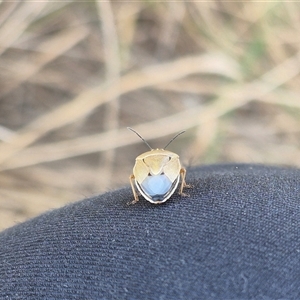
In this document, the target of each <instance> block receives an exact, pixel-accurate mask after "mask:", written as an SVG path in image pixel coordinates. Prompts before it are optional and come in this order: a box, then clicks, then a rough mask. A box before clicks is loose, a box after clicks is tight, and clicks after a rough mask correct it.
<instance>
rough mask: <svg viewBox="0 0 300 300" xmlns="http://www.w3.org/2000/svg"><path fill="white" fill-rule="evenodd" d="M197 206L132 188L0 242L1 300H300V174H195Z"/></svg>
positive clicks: (243, 170)
mask: <svg viewBox="0 0 300 300" xmlns="http://www.w3.org/2000/svg"><path fill="white" fill-rule="evenodd" d="M187 182H188V183H192V184H193V185H194V187H193V188H191V189H189V193H190V197H189V198H180V196H179V195H174V196H172V197H171V199H169V200H168V201H167V202H166V203H165V204H161V205H154V204H151V203H149V202H147V201H146V200H144V199H142V197H141V200H140V201H139V202H138V203H137V204H135V205H131V206H128V205H126V203H127V202H128V201H130V200H132V199H133V196H132V193H131V190H130V188H124V189H120V190H117V191H114V192H109V193H106V194H104V195H101V196H97V197H94V198H90V199H86V200H83V201H80V202H77V203H75V204H72V205H68V206H66V207H64V208H61V209H57V210H54V211H51V212H48V213H45V214H43V215H41V216H39V217H37V218H34V219H32V220H29V221H27V222H25V223H22V224H19V225H17V226H15V227H12V228H10V229H7V230H5V231H3V232H2V233H0V299H27V300H28V299H80V300H84V299H87V300H93V299H97V300H99V299H118V300H119V299H132V300H134V299H155V300H158V299H161V300H162V299H166V300H171V299H176V300H177V299H184V300H187V299H197V300H198V299H300V217H299V216H300V196H299V193H300V170H297V169H288V168H276V167H267V166H258V165H216V166H203V167H198V168H195V169H193V170H189V171H188V178H187Z"/></svg>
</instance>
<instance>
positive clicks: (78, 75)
mask: <svg viewBox="0 0 300 300" xmlns="http://www.w3.org/2000/svg"><path fill="white" fill-rule="evenodd" d="M299 33H300V4H299V3H298V2H275V1H269V2H262V3H258V2H224V3H222V2H220V1H208V2H184V1H182V2H168V1H161V2H159V3H158V2H151V1H138V2H129V1H124V2H114V1H111V2H102V1H91V2H76V1H68V2H52V1H42V2H30V1H15V2H8V1H2V2H1V3H0V41H1V42H0V91H1V99H0V141H1V143H0V170H1V173H0V184H1V185H0V229H3V228H6V227H8V226H11V225H13V224H16V223H18V222H20V221H23V220H25V219H27V218H29V217H33V216H35V215H37V214H39V213H41V212H43V211H45V210H48V209H52V208H55V207H60V206H62V205H64V204H66V203H68V202H71V201H76V200H80V199H82V198H84V197H88V196H91V195H95V194H98V193H102V192H105V191H107V190H110V189H115V188H118V187H120V186H124V185H128V176H129V175H130V174H131V171H132V167H133V164H134V159H135V157H136V156H137V155H139V154H141V153H142V152H144V151H147V147H146V146H145V145H144V144H143V143H142V142H141V141H140V140H139V139H138V137H137V136H135V135H134V134H133V133H132V132H129V131H127V130H126V127H127V126H131V127H133V128H134V129H136V130H137V131H139V133H140V134H141V135H143V136H144V138H145V139H147V140H148V142H149V143H150V144H151V145H152V147H153V148H156V147H162V146H164V145H165V144H166V143H167V142H168V141H169V139H170V138H171V137H172V136H173V135H175V134H176V133H177V132H179V131H181V130H186V131H187V132H186V133H185V134H184V135H182V136H180V137H179V138H178V139H177V140H175V141H174V142H173V143H172V144H171V145H170V147H169V149H170V150H172V151H174V152H176V153H178V154H180V156H181V158H182V161H183V162H184V164H185V165H196V164H207V163H218V162H233V161H234V162H251V163H266V164H280V165H290V166H300V151H299V145H300V131H299V129H300V126H299V125H300V119H299V112H300V110H299V108H300V77H299V71H300V52H299V50H300V34H299Z"/></svg>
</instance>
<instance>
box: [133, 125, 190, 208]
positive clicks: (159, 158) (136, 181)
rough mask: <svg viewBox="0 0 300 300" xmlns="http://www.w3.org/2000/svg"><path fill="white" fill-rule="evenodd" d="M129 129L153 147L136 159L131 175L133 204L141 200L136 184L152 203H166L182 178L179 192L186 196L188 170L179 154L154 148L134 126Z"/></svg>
mask: <svg viewBox="0 0 300 300" xmlns="http://www.w3.org/2000/svg"><path fill="white" fill-rule="evenodd" d="M128 129H130V130H131V131H133V132H135V133H136V134H137V135H138V136H139V137H140V138H141V139H142V140H143V141H144V142H145V143H146V144H147V145H148V147H149V148H150V149H151V151H148V152H145V153H143V154H141V155H139V156H138V157H137V158H136V160H135V165H134V167H133V174H132V175H131V176H130V177H129V179H130V184H131V188H132V192H133V195H134V200H133V201H132V202H131V204H133V203H136V202H137V201H139V197H138V193H137V192H136V189H135V186H136V187H137V189H138V191H139V192H140V194H141V195H142V196H143V197H144V198H145V199H146V200H148V201H150V202H151V203H154V204H160V203H164V202H165V201H167V200H168V199H169V198H170V197H171V196H172V195H173V194H174V192H175V190H176V188H177V186H178V184H179V181H180V178H181V185H180V190H179V194H180V195H183V196H186V195H185V194H184V193H183V188H184V187H189V186H188V185H187V184H186V182H185V175H186V170H185V169H184V168H182V167H181V164H180V160H179V156H178V155H177V154H176V153H174V152H171V151H168V150H165V149H155V150H154V149H152V148H151V147H150V146H149V144H148V143H147V142H146V141H145V140H144V139H143V138H142V137H141V136H140V135H139V134H138V133H137V132H136V131H134V130H133V129H132V128H128ZM181 133H183V132H181ZM181 133H179V134H181ZM179 134H177V135H176V136H175V137H174V138H173V139H172V140H171V141H170V142H172V141H173V140H174V139H175V138H176V137H177V136H178V135H179ZM170 142H169V143H168V145H169V144H170ZM168 145H167V146H168ZM165 148H166V147H165Z"/></svg>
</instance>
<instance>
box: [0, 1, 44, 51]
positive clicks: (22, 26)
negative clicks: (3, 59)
mask: <svg viewBox="0 0 300 300" xmlns="http://www.w3.org/2000/svg"><path fill="white" fill-rule="evenodd" d="M26 2H27V1H24V2H21V3H20V4H19V5H18V6H17V8H16V10H14V11H13V13H12V14H10V17H9V18H8V19H7V20H6V22H5V23H4V24H2V26H1V27H0V41H1V43H0V55H1V54H2V53H3V52H4V51H5V50H7V49H8V48H9V47H10V46H11V45H12V44H13V43H14V42H15V41H16V40H17V39H18V38H19V37H20V36H21V35H22V34H23V33H24V31H25V30H26V28H27V27H28V26H29V25H30V24H31V23H32V21H34V20H35V19H36V18H37V17H38V16H39V14H40V13H41V12H42V10H43V9H44V8H45V7H46V5H48V1H41V2H27V3H26Z"/></svg>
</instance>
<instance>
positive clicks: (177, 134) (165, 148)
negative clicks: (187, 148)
mask: <svg viewBox="0 0 300 300" xmlns="http://www.w3.org/2000/svg"><path fill="white" fill-rule="evenodd" d="M183 133H185V130H183V131H181V132H179V133H177V134H176V135H175V136H174V137H173V138H172V139H171V141H170V142H169V143H168V144H167V145H166V146H165V147H164V148H163V149H164V150H165V149H166V148H167V147H168V146H169V145H170V144H171V143H172V142H173V141H174V140H175V139H176V138H177V137H178V136H179V135H181V134H183Z"/></svg>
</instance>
